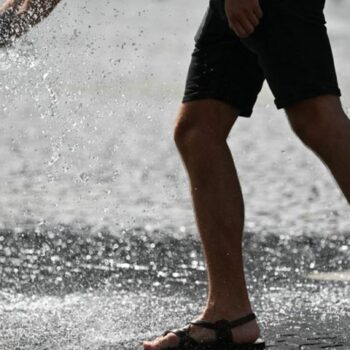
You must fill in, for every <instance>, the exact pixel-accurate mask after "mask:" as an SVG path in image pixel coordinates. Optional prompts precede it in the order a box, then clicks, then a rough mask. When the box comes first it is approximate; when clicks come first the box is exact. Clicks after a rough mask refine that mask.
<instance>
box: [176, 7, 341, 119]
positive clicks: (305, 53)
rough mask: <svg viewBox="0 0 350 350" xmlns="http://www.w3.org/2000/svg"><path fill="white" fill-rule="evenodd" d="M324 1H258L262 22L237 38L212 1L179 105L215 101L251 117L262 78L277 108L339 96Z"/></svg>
mask: <svg viewBox="0 0 350 350" xmlns="http://www.w3.org/2000/svg"><path fill="white" fill-rule="evenodd" d="M324 3H325V0H260V5H261V7H262V10H263V13H264V16H263V17H262V19H261V21H260V24H259V25H258V27H257V28H256V30H255V31H254V32H253V33H252V34H251V35H250V36H249V37H247V38H244V39H240V38H238V36H237V35H236V34H235V33H234V31H233V30H232V29H230V27H229V25H228V21H227V18H226V15H225V11H224V0H211V1H210V4H209V7H208V8H207V11H206V13H205V15H204V18H203V20H202V23H201V25H200V27H199V29H198V31H197V33H196V35H195V38H194V40H195V47H194V50H193V52H192V58H191V63H190V67H189V70H188V74H187V79H186V87H185V93H184V97H183V100H182V102H186V101H192V100H196V99H202V98H215V99H218V100H221V101H224V102H226V103H228V104H230V105H232V106H234V107H235V108H237V109H238V110H239V111H240V115H241V116H244V117H249V116H250V115H251V114H252V110H253V107H254V104H255V102H256V99H257V96H258V94H259V92H260V90H261V88H262V85H263V82H264V80H265V78H266V80H267V82H268V84H269V86H270V89H271V91H272V93H273V95H274V97H275V104H276V106H277V108H286V107H288V106H290V105H292V104H293V103H295V102H298V101H301V100H304V99H307V98H311V97H315V96H319V95H323V94H332V95H337V96H340V95H341V93H340V90H339V87H338V82H337V76H336V72H335V68H334V61H333V55H332V50H331V46H330V43H329V39H328V35H327V29H326V26H325V24H326V21H325V17H324V14H323V9H324Z"/></svg>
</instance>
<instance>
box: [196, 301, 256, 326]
mask: <svg viewBox="0 0 350 350" xmlns="http://www.w3.org/2000/svg"><path fill="white" fill-rule="evenodd" d="M251 313H252V309H251V306H250V305H249V304H248V305H229V304H225V305H223V304H222V303H220V304H218V303H215V302H210V301H208V302H207V306H206V308H205V310H204V311H203V313H202V318H203V319H207V320H210V321H213V322H215V321H217V320H219V319H227V320H234V319H238V318H241V317H244V316H247V315H249V314H251Z"/></svg>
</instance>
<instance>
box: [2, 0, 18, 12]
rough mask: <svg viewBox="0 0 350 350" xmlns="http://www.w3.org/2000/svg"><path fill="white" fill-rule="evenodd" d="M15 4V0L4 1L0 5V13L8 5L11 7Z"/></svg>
mask: <svg viewBox="0 0 350 350" xmlns="http://www.w3.org/2000/svg"><path fill="white" fill-rule="evenodd" d="M14 5H15V0H8V1H5V2H4V4H2V5H0V13H1V12H5V11H6V10H7V9H9V8H10V7H13V6H14Z"/></svg>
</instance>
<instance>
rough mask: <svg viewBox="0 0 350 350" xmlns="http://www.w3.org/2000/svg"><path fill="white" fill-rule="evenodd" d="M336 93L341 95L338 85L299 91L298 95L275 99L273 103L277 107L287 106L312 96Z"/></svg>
mask: <svg viewBox="0 0 350 350" xmlns="http://www.w3.org/2000/svg"><path fill="white" fill-rule="evenodd" d="M328 94H329V95H336V96H341V91H340V89H339V88H338V87H329V88H324V89H319V90H313V91H310V92H305V93H301V94H299V95H298V96H294V97H290V98H285V99H275V105H276V107H277V109H282V108H287V107H290V106H291V105H293V104H295V103H297V102H301V101H303V100H307V99H310V98H313V97H317V96H322V95H328Z"/></svg>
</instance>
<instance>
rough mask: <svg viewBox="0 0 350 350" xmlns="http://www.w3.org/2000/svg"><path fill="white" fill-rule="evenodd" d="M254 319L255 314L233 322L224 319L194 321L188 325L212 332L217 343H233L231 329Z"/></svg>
mask: <svg viewBox="0 0 350 350" xmlns="http://www.w3.org/2000/svg"><path fill="white" fill-rule="evenodd" d="M255 318H256V316H255V314H254V313H251V314H249V315H247V316H244V317H241V318H239V319H237V320H233V321H228V320H225V319H221V320H218V321H216V322H209V321H205V320H195V321H191V322H190V323H191V324H194V325H195V326H201V327H204V328H208V329H212V330H214V331H215V334H216V338H217V340H219V341H223V342H233V337H232V332H231V328H234V327H238V326H240V325H242V324H245V323H247V322H249V321H252V320H255Z"/></svg>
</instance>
